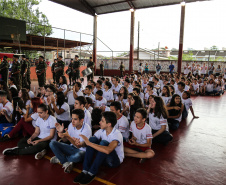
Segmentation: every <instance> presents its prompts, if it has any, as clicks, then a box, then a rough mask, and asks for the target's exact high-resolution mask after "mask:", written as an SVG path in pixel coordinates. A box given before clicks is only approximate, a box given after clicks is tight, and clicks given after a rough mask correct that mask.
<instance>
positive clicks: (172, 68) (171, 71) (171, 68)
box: [169, 62, 174, 74]
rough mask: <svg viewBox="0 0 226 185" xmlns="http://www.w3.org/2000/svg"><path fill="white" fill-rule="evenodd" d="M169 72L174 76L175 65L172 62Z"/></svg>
mask: <svg viewBox="0 0 226 185" xmlns="http://www.w3.org/2000/svg"><path fill="white" fill-rule="evenodd" d="M169 72H170V73H171V74H173V72H174V65H173V62H171V64H170V66H169Z"/></svg>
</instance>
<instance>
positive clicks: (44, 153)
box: [35, 149, 47, 159]
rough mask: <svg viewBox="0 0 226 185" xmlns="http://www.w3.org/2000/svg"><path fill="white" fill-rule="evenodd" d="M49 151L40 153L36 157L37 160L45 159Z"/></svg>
mask: <svg viewBox="0 0 226 185" xmlns="http://www.w3.org/2000/svg"><path fill="white" fill-rule="evenodd" d="M46 153H47V151H46V149H44V150H42V151H41V152H38V153H37V154H36V155H35V159H41V158H43V157H44V155H46Z"/></svg>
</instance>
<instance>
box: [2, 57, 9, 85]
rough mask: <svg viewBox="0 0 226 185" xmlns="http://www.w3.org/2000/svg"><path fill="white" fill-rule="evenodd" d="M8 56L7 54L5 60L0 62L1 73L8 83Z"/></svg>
mask: <svg viewBox="0 0 226 185" xmlns="http://www.w3.org/2000/svg"><path fill="white" fill-rule="evenodd" d="M7 58H8V57H7V56H4V57H3V61H2V63H1V64H0V74H1V75H2V80H3V81H4V82H5V83H6V84H7V85H8V75H9V73H8V71H9V70H8V69H9V63H8V61H7Z"/></svg>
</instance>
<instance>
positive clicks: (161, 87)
mask: <svg viewBox="0 0 226 185" xmlns="http://www.w3.org/2000/svg"><path fill="white" fill-rule="evenodd" d="M159 83H160V89H161V90H162V89H163V86H164V84H163V81H162V80H159Z"/></svg>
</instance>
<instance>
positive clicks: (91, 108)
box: [87, 106, 93, 114]
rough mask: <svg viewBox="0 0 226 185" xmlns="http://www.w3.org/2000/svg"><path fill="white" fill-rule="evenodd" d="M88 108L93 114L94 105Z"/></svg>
mask: <svg viewBox="0 0 226 185" xmlns="http://www.w3.org/2000/svg"><path fill="white" fill-rule="evenodd" d="M87 110H88V111H89V112H90V114H92V112H93V107H91V106H90V107H89V108H88V109H87Z"/></svg>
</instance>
